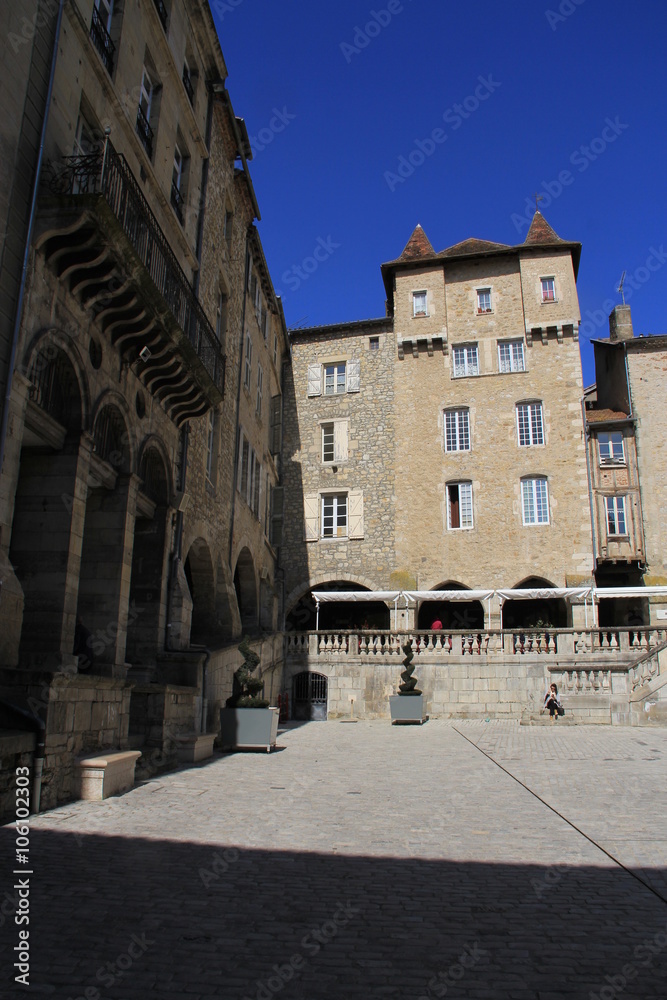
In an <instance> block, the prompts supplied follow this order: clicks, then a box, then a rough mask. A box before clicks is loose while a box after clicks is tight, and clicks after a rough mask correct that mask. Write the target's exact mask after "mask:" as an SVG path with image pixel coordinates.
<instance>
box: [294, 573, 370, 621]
mask: <svg viewBox="0 0 667 1000" xmlns="http://www.w3.org/2000/svg"><path fill="white" fill-rule="evenodd" d="M336 579H337V580H340V581H341V582H342V581H346V582H347V583H349V587H348V590H381V589H382V588H381V587H378V586H377V584H376V582H375V580H371V578H370V577H369V576H364V575H363V573H356V574H353V573H345V572H336ZM330 580H331V573H326V572H322V573H317V574H316V575H315V576H313V577H312V578H311V579H310V580H304V581H302V582H301V583H300V584H298V586H296V587H293V588H292V590H291V591H290V592H289V594H288V595H287V597H286V599H285V614H286V615H287V614H289V612H290V611H291V610H292V609H293V608H294V606H295V605H296V604H297V603H298V602H299V601H300V600H301V598H302V597H305V595H306V594H308V593H309V592H310V591H311V590H317V589H318V588H319V587H321V586H322V585H323V584H325V583H327V582H328V581H330Z"/></svg>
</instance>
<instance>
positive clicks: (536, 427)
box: [516, 403, 544, 448]
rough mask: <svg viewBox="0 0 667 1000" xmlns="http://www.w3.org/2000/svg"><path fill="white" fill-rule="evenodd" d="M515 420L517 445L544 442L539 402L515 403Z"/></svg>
mask: <svg viewBox="0 0 667 1000" xmlns="http://www.w3.org/2000/svg"><path fill="white" fill-rule="evenodd" d="M516 422H517V429H518V432H519V447H521V448H527V447H529V446H530V445H536V444H544V421H543V419H542V404H541V403H517V406H516Z"/></svg>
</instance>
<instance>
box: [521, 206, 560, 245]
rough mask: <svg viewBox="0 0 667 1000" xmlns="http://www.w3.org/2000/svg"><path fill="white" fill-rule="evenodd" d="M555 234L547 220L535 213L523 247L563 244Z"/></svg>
mask: <svg viewBox="0 0 667 1000" xmlns="http://www.w3.org/2000/svg"><path fill="white" fill-rule="evenodd" d="M565 242H566V241H565V240H562V239H561V238H560V236H558V234H557V233H555V232H554V231H553V229H552V228H551V226H550V225H549V223H548V222H547V220H546V219H545V218H544V216H543V215H542V213H541V212H535V215H534V216H533V221H532V222H531V224H530V229H529V230H528V235H527V236H526V239H525V240H524V245H525V244H526V243H529V244H534V243H565Z"/></svg>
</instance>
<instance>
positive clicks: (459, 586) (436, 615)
mask: <svg viewBox="0 0 667 1000" xmlns="http://www.w3.org/2000/svg"><path fill="white" fill-rule="evenodd" d="M430 589H431V590H470V587H467V586H466V585H465V584H463V583H459V582H458V581H455V580H447V581H445V582H442V583H438V584H437V585H436V586H435V587H431V588H430ZM437 619H439V620H440V621H441V622H442V627H443V628H444V629H447V630H449V629H452V630H453V631H457V630H466V631H467V630H469V629H470V630H473V631H479V630H481V629H483V628H484V605H483V604H482V602H481V601H429V600H428V599H426V600H423V601H421V603H420V605H419V611H418V614H417V628H419V629H430V627H431V625H432V624H433V622H434V621H435V620H437Z"/></svg>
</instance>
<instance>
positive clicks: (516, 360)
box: [498, 340, 526, 372]
mask: <svg viewBox="0 0 667 1000" xmlns="http://www.w3.org/2000/svg"><path fill="white" fill-rule="evenodd" d="M525 370H526V364H525V360H524V356H523V341H522V340H505V341H501V342H500V343H499V344H498V371H500V372H523V371H525Z"/></svg>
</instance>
